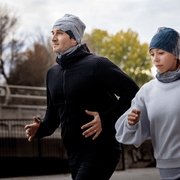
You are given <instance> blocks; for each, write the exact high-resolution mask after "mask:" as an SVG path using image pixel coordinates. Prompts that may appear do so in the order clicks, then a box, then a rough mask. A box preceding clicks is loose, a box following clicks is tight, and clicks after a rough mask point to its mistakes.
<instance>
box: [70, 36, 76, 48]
mask: <svg viewBox="0 0 180 180" xmlns="http://www.w3.org/2000/svg"><path fill="white" fill-rule="evenodd" d="M71 43H72V46H73V47H74V46H76V45H77V41H76V40H75V39H73V38H71Z"/></svg>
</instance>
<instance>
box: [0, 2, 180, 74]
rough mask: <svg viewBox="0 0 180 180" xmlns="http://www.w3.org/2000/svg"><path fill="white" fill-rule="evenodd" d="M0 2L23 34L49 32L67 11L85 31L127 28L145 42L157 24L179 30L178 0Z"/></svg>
mask: <svg viewBox="0 0 180 180" xmlns="http://www.w3.org/2000/svg"><path fill="white" fill-rule="evenodd" d="M0 5H7V7H8V9H10V10H11V11H12V12H16V16H17V17H18V19H19V26H18V28H17V31H18V32H19V33H20V32H23V34H24V35H26V34H33V33H35V32H37V34H38V28H40V29H41V31H43V33H44V34H48V35H50V33H51V27H52V25H53V24H54V22H55V21H56V20H57V19H59V18H61V17H62V16H64V14H67V13H69V14H74V15H76V16H79V18H80V19H81V20H82V21H83V22H84V23H85V24H86V30H85V32H86V33H91V32H92V29H95V28H98V29H101V30H107V31H108V33H110V34H115V33H117V32H119V31H120V30H124V31H127V30H128V29H129V28H131V29H132V30H133V31H135V32H137V33H138V34H139V40H140V42H141V43H149V42H150V40H151V38H152V36H153V35H154V33H155V32H156V30H157V28H158V27H162V26H166V27H171V28H174V29H175V30H177V31H178V32H180V0H0ZM32 32H33V33H32ZM155 71H156V70H155V69H154V68H153V74H154V75H155V74H156V72H155Z"/></svg>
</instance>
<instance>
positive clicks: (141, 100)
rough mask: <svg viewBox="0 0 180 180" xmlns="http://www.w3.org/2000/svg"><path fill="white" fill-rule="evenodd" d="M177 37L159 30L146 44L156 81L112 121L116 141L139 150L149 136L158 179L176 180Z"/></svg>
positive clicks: (179, 168) (179, 122)
mask: <svg viewBox="0 0 180 180" xmlns="http://www.w3.org/2000/svg"><path fill="white" fill-rule="evenodd" d="M179 45H180V36H179V33H178V32H176V31H175V30H174V29H171V28H166V27H162V28H159V29H158V31H157V33H156V34H155V35H154V37H153V38H152V40H151V43H150V48H149V51H150V54H151V56H152V58H153V64H154V65H155V66H156V68H157V70H158V71H157V75H156V78H157V79H154V80H152V81H150V82H149V83H147V84H145V85H144V86H143V87H142V88H141V89H140V91H139V92H138V93H137V94H136V96H135V98H134V99H133V100H132V104H131V108H130V109H129V110H127V111H126V112H125V113H124V114H123V115H122V116H121V117H120V118H119V120H118V121H117V122H116V125H115V128H116V131H117V133H116V139H117V140H118V141H119V142H120V143H124V144H134V145H135V146H136V147H139V146H140V145H141V143H142V142H143V141H145V140H146V139H147V138H148V137H151V139H152V143H153V147H154V156H155V158H156V162H157V168H159V172H160V175H161V179H162V180H165V179H166V180H175V179H180V63H179V55H180V49H179Z"/></svg>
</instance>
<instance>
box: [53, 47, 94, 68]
mask: <svg viewBox="0 0 180 180" xmlns="http://www.w3.org/2000/svg"><path fill="white" fill-rule="evenodd" d="M88 55H92V53H89V52H87V51H86V50H85V48H84V46H83V45H80V46H79V47H78V48H77V49H76V50H75V51H74V52H72V53H71V54H64V55H62V56H60V57H57V58H56V62H57V63H58V64H59V65H60V66H62V67H63V68H67V67H69V66H71V65H72V64H74V63H76V62H77V61H78V60H79V59H81V58H83V57H85V56H88Z"/></svg>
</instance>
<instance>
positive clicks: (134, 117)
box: [128, 109, 141, 126]
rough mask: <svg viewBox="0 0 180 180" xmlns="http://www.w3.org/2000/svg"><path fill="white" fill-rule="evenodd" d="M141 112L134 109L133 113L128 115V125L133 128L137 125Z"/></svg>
mask: <svg viewBox="0 0 180 180" xmlns="http://www.w3.org/2000/svg"><path fill="white" fill-rule="evenodd" d="M140 114H141V111H139V110H137V109H133V110H132V112H131V113H130V114H129V115H128V124H129V125H131V126H133V125H135V124H136V123H137V122H138V121H139V118H140Z"/></svg>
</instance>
